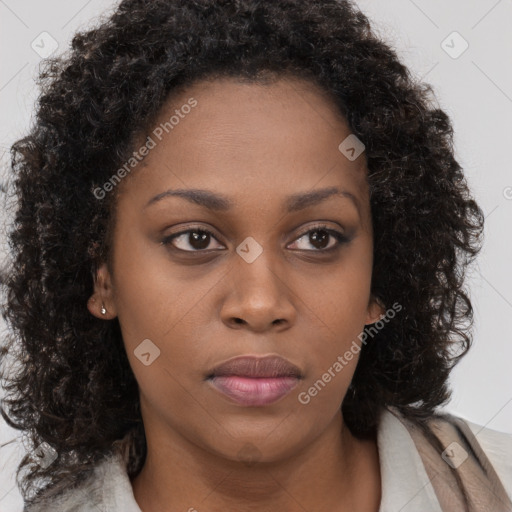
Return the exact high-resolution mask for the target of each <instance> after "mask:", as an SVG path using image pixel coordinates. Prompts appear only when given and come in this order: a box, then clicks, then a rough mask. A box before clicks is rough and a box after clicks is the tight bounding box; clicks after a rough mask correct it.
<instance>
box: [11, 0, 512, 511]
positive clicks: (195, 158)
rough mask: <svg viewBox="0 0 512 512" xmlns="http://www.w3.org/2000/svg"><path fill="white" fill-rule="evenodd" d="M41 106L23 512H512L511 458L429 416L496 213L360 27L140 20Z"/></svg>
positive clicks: (73, 68)
mask: <svg viewBox="0 0 512 512" xmlns="http://www.w3.org/2000/svg"><path fill="white" fill-rule="evenodd" d="M42 86H43V94H42V96H41V98H40V102H39V108H38V112H37V120H36V124H35V126H34V128H33V130H32V132H31V133H30V134H29V135H28V136H27V137H26V138H24V139H23V140H20V141H18V142H17V143H16V144H15V145H14V146H13V173H14V175H15V193H16V195H17V198H18V201H19V202H18V209H17V211H16V222H15V224H14V229H13V230H12V231H11V233H10V242H11V247H12V250H13V254H14V258H13V262H12V268H11V271H10V273H9V275H8V277H7V282H6V289H7V293H8V296H7V297H8V300H7V304H6V307H5V316H6V319H7V320H8V321H9V322H10V325H11V327H12V333H13V334H12V336H11V339H10V340H9V342H8V343H6V344H5V348H4V353H3V355H7V354H9V353H11V354H12V355H13V356H16V357H17V358H18V359H19V361H21V362H23V365H22V366H20V367H19V368H18V370H17V373H15V374H14V375H9V377H10V379H11V380H10V381H9V382H8V391H9V392H10V394H9V395H8V398H7V399H6V400H5V401H4V402H5V405H4V411H3V415H4V418H5V419H6V421H8V422H9V424H10V425H11V426H13V427H15V428H18V429H21V430H24V431H26V432H27V433H29V434H30V436H31V440H32V442H33V445H34V451H33V452H32V453H31V454H29V455H28V456H27V457H26V458H25V459H24V460H23V461H22V462H21V464H20V468H19V476H20V475H21V474H22V471H21V470H22V469H23V470H25V473H26V474H25V475H24V476H23V477H22V478H21V477H20V487H21V489H22V491H23V493H24V498H25V501H26V508H25V510H26V511H39V510H52V511H70V510H80V511H85V510H97V509H99V510H112V511H133V512H139V511H144V512H153V511H177V510H189V511H193V510H198V511H213V510H258V511H270V510H277V509H279V510H284V511H289V512H292V511H293V512H295V511H299V510H300V511H302V510H310V511H313V510H314V511H323V510H336V511H348V510H350V511H365V512H366V511H368V512H377V511H381V512H387V511H397V510H402V511H406V510H415V511H418V510H420V511H427V510H428V511H433V510H450V511H453V510H471V511H477V510H478V511H480V510H486V511H488V510H493V511H509V510H512V501H511V498H512V467H511V464H510V460H511V456H512V449H510V437H509V436H505V435H504V434H498V433H495V432H492V431H489V430H487V429H484V430H482V429H480V427H478V426H477V425H472V424H469V423H466V422H464V421H463V420H461V419H460V418H456V417H453V416H450V415H442V414H440V413H439V412H437V410H436V409H437V408H438V407H439V406H440V405H441V404H443V403H445V402H446V401H447V400H448V398H449V395H450V393H449V389H448V386H447V379H448V376H449V374H450V370H451V369H452V367H453V366H454V364H456V362H457V361H458V360H459V359H460V357H462V355H464V354H465V353H466V352H467V350H468V349H469V346H470V343H471V337H470V333H469V328H470V324H471V320H472V307H471V302H470V299H469V296H468V294H467V291H466V289H465V288H464V279H463V278H464V271H465V269H466V267H467V265H468V264H469V263H470V262H471V261H472V259H473V258H474V257H475V256H476V255H477V253H478V251H479V249H480V244H479V242H480V239H481V233H482V228H483V214H482V211H481V210H480V208H479V207H478V205H477V204H476V203H475V201H474V200H473V198H472V197H471V194H470V191H469V190H468V187H467V184H466V181H465V178H464V174H463V172H462V169H461V167H460V166H459V164H458V163H457V162H456V160H455V159H454V155H453V148H452V138H451V137H452V127H451V124H450V121H449V118H448V117H447V115H446V114H445V113H444V112H443V111H442V110H440V109H438V108H435V107H434V106H433V105H432V104H431V100H430V92H431V90H430V88H429V87H428V86H426V85H424V84H418V83H415V82H414V80H413V79H412V77H411V75H410V73H409V71H408V70H407V69H406V68H405V67H404V66H403V65H402V64H401V63H400V62H399V61H398V59H397V56H396V54H395V53H394V52H393V51H392V50H391V49H390V48H389V47H388V46H387V45H386V44H385V43H384V42H382V41H380V40H379V39H377V38H376V37H375V36H374V35H373V33H372V32H371V30H370V26H369V22H368V20H367V19H366V17H365V16H364V15H363V14H362V13H360V12H359V11H357V9H356V8H355V7H354V6H353V5H352V4H350V3H349V2H348V1H336V0H328V1H325V2H314V1H300V2H299V1H297V0H287V1H282V0H281V1H277V2H262V1H257V0H223V1H219V0H217V1H213V0H194V1H190V0H188V1H184V0H153V1H151V2H148V1H145V0H125V1H123V2H121V4H120V5H119V7H118V8H117V10H116V12H114V14H113V15H112V16H111V18H110V19H108V20H106V21H104V22H103V24H102V25H100V26H99V27H97V28H96V29H94V30H91V31H89V32H87V33H83V34H78V35H77V36H76V37H75V38H74V40H73V47H72V52H71V54H70V55H69V56H68V57H67V58H66V59H62V60H55V61H53V62H51V63H49V64H48V66H47V68H46V70H45V71H44V72H43V74H42ZM16 335H17V339H18V342H17V343H15V342H14V339H15V337H16ZM457 351H458V352H457ZM12 373H14V372H13V371H12V370H11V374H12ZM5 378H6V379H7V378H8V376H7V375H6V376H5ZM476 434H478V439H477V437H476ZM498 449H499V450H501V452H498V451H497V450H498ZM506 450H508V452H507V451H506Z"/></svg>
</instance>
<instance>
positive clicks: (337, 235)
mask: <svg viewBox="0 0 512 512" xmlns="http://www.w3.org/2000/svg"><path fill="white" fill-rule="evenodd" d="M315 231H325V232H326V233H327V234H329V235H331V236H332V237H333V238H334V239H335V240H336V241H337V242H338V243H337V244H336V245H335V246H334V247H330V248H329V249H294V250H299V251H300V250H303V251H306V252H317V253H323V254H325V253H331V252H334V251H336V250H338V249H339V248H340V247H341V246H342V245H343V244H345V243H348V242H350V238H348V237H347V236H345V235H344V234H342V233H340V232H339V231H336V230H334V229H331V228H328V227H327V226H325V225H323V224H319V225H317V226H313V227H312V228H309V229H308V230H307V231H304V232H303V233H301V234H300V235H299V236H297V238H295V240H294V241H296V240H300V239H301V238H303V237H304V236H305V235H308V234H309V233H314V232H315ZM187 233H202V234H207V235H210V236H211V237H212V238H215V240H217V237H216V236H215V234H214V233H212V232H211V231H210V230H209V229H206V228H203V227H199V226H197V227H192V228H189V229H186V230H184V231H180V232H179V233H173V234H172V235H170V236H168V237H166V238H164V239H163V240H162V242H161V243H162V244H163V245H166V246H169V245H172V241H173V240H174V239H175V238H177V237H179V236H181V235H184V234H187ZM217 242H219V240H217ZM219 243H220V242H219ZM173 248H174V249H176V250H177V251H180V252H184V253H205V252H209V251H211V250H212V249H200V250H193V251H186V250H184V249H178V248H177V247H174V246H173ZM213 250H216V249H213Z"/></svg>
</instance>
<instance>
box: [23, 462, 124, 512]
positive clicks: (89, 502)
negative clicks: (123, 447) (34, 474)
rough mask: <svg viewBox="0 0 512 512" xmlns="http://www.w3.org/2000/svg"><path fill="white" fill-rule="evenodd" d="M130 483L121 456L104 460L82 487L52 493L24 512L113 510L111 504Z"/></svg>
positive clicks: (59, 489) (75, 485)
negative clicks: (120, 488)
mask: <svg viewBox="0 0 512 512" xmlns="http://www.w3.org/2000/svg"><path fill="white" fill-rule="evenodd" d="M126 482H128V483H129V480H128V475H127V474H126V468H125V466H124V464H123V461H122V459H121V457H120V456H119V455H118V454H114V455H109V456H108V457H105V458H104V459H102V460H101V462H99V463H98V464H97V465H96V466H95V467H94V468H93V469H92V470H91V471H90V472H89V473H88V474H87V475H86V476H85V477H83V478H82V480H81V481H80V482H79V483H76V484H74V485H73V486H68V487H63V486H62V485H60V486H59V488H58V489H51V490H49V491H47V492H44V493H43V495H42V496H41V497H40V498H39V499H38V500H37V501H36V502H34V503H32V504H27V505H25V508H24V509H23V512H43V511H48V510H51V511H52V512H97V511H98V510H113V509H112V508H111V506H110V500H111V499H113V498H114V496H113V494H115V493H116V492H117V490H118V489H119V486H120V484H121V485H122V484H123V483H124V484H126Z"/></svg>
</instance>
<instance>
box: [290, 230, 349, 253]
mask: <svg viewBox="0 0 512 512" xmlns="http://www.w3.org/2000/svg"><path fill="white" fill-rule="evenodd" d="M330 241H333V243H331V244H330V245H329V242H330ZM348 241H349V239H348V238H347V237H346V236H345V235H343V234H342V233H340V232H338V231H335V230H333V229H328V228H327V227H323V226H318V227H315V228H313V229H310V230H309V231H306V232H305V233H303V234H302V235H301V236H300V237H299V238H297V239H296V241H295V242H294V244H295V245H297V244H299V243H300V242H302V245H303V247H294V248H293V249H296V250H304V251H313V252H328V251H331V250H336V249H337V248H338V247H339V246H340V245H342V244H343V243H346V242H348ZM307 244H310V246H312V247H313V249H309V248H308V247H307ZM304 245H306V247H304Z"/></svg>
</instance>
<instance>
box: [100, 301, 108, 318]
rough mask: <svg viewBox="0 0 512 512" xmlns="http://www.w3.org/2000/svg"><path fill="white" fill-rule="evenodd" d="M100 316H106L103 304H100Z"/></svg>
mask: <svg viewBox="0 0 512 512" xmlns="http://www.w3.org/2000/svg"><path fill="white" fill-rule="evenodd" d="M101 314H102V315H106V314H107V309H106V308H105V306H104V305H103V303H102V304H101Z"/></svg>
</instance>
